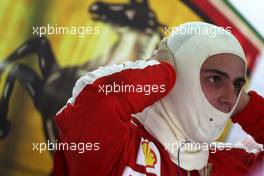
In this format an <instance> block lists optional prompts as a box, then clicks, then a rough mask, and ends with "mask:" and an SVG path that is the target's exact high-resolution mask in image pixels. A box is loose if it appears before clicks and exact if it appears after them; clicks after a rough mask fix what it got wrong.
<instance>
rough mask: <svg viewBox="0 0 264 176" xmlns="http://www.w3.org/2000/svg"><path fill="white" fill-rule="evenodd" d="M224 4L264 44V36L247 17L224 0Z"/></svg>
mask: <svg viewBox="0 0 264 176" xmlns="http://www.w3.org/2000/svg"><path fill="white" fill-rule="evenodd" d="M223 2H224V3H225V4H226V5H227V6H228V7H229V8H230V9H231V10H232V11H233V12H234V13H235V14H236V15H237V16H238V17H239V18H240V19H241V20H242V21H243V22H244V23H245V25H247V26H248V27H249V28H250V30H252V32H253V33H254V34H255V35H256V36H257V37H258V38H259V39H260V40H261V42H262V43H264V38H263V36H262V35H261V34H260V33H259V32H258V31H257V30H256V29H255V28H254V27H253V26H252V25H251V24H250V23H249V22H248V21H247V20H246V19H245V17H244V16H243V15H242V14H241V13H239V11H238V10H237V9H236V8H235V7H234V6H233V5H232V4H231V3H230V2H229V1H228V0H223Z"/></svg>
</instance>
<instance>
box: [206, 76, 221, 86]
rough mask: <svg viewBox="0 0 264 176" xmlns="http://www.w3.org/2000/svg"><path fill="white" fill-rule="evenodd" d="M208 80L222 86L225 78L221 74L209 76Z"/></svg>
mask: <svg viewBox="0 0 264 176" xmlns="http://www.w3.org/2000/svg"><path fill="white" fill-rule="evenodd" d="M208 81H209V83H210V84H212V85H213V86H216V87H220V86H221V85H222V84H223V80H222V78H221V77H219V76H210V77H208Z"/></svg>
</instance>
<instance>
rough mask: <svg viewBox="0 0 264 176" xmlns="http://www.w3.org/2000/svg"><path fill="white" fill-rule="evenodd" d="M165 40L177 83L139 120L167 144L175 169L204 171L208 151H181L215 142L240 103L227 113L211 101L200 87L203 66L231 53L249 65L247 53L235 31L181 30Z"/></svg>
mask: <svg viewBox="0 0 264 176" xmlns="http://www.w3.org/2000/svg"><path fill="white" fill-rule="evenodd" d="M164 41H165V42H166V43H165V44H166V45H167V48H168V49H169V51H170V52H171V54H172V56H173V62H174V63H173V66H174V67H175V70H176V84H175V86H174V88H173V89H172V90H171V92H170V93H169V94H168V95H167V96H166V97H164V98H163V99H161V100H160V101H158V102H156V103H155V104H153V105H152V106H150V107H148V108H146V109H145V110H144V111H143V112H142V113H138V114H136V115H135V116H136V118H137V119H138V120H139V121H140V122H141V123H142V124H143V125H144V127H145V128H146V129H147V130H148V131H149V132H150V133H151V134H152V135H153V136H154V137H155V138H157V139H158V140H159V141H160V143H161V144H163V146H164V147H165V149H166V150H167V151H168V152H169V154H170V157H171V159H172V161H173V162H174V163H175V164H177V165H178V166H180V167H181V168H183V169H185V170H200V169H202V168H203V167H204V166H205V165H206V164H207V161H208V156H209V151H208V150H200V149H199V150H195V149H186V150H184V149H183V150H182V149H181V146H179V145H182V144H183V143H187V142H188V143H191V144H194V143H199V144H203V143H208V144H209V143H211V142H213V141H214V140H216V139H217V138H218V137H219V136H220V134H221V133H222V131H223V130H224V127H225V124H226V122H227V120H228V118H229V117H230V116H231V114H232V113H233V111H234V109H235V107H236V105H237V103H238V100H237V103H236V105H235V106H234V107H233V109H232V110H231V111H230V112H228V113H223V112H221V111H219V110H217V109H216V108H215V107H213V106H212V105H211V104H210V103H209V102H208V100H207V98H206V97H205V95H204V93H203V91H202V88H201V83H200V70H201V67H202V64H203V63H204V61H205V60H206V59H207V58H208V57H210V56H212V55H215V54H220V53H230V54H234V55H237V56H239V57H240V58H241V59H242V60H243V61H244V62H245V65H246V61H245V55H244V51H243V49H242V47H241V46H240V44H239V42H238V40H237V39H236V38H235V37H234V36H233V35H232V34H231V33H230V32H228V31H226V30H224V29H223V28H221V27H217V26H215V25H212V24H208V23H204V22H189V23H185V24H183V25H180V26H178V27H177V28H175V29H174V31H173V32H172V33H171V35H170V36H169V37H168V38H167V39H165V40H163V41H162V42H164ZM238 99H239V98H238ZM175 144H177V145H178V149H177V150H175V149H174V148H173V146H175Z"/></svg>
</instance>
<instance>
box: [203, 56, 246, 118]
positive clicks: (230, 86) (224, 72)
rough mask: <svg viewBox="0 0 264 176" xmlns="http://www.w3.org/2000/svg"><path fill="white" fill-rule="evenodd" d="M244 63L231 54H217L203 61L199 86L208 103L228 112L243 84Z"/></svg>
mask: <svg viewBox="0 0 264 176" xmlns="http://www.w3.org/2000/svg"><path fill="white" fill-rule="evenodd" d="M244 75H245V64H244V62H243V61H242V59H240V58H239V57H238V56H236V55H233V54H217V55H213V56H211V57H209V58H208V59H206V61H205V62H204V63H203V65H202V68H201V73H200V81H201V87H202V90H203V93H204V95H205V96H206V98H207V100H208V101H209V103H210V104H211V105H212V106H214V107H215V108H216V109H218V110H220V111H222V112H225V113H228V112H230V111H231V110H232V108H233V107H234V105H235V103H236V101H237V98H238V95H239V93H240V90H241V89H242V87H243V85H244V84H245V76H244Z"/></svg>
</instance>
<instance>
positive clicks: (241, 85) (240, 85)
mask: <svg viewBox="0 0 264 176" xmlns="http://www.w3.org/2000/svg"><path fill="white" fill-rule="evenodd" d="M234 87H235V90H236V92H237V93H239V92H240V90H241V89H242V87H243V84H241V83H235V84H234Z"/></svg>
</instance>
